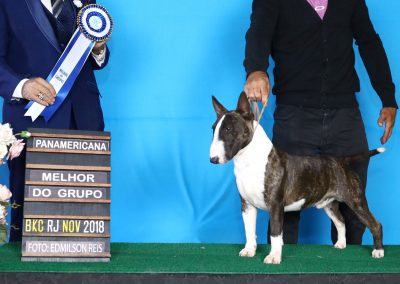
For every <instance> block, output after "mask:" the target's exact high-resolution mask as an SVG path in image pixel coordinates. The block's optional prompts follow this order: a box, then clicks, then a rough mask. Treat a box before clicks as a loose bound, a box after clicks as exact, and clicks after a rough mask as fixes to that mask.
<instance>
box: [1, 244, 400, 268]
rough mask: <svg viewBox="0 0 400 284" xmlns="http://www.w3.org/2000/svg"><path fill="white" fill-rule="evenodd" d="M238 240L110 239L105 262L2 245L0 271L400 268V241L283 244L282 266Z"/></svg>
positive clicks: (264, 250)
mask: <svg viewBox="0 0 400 284" xmlns="http://www.w3.org/2000/svg"><path fill="white" fill-rule="evenodd" d="M241 248H242V245H229V244H125V243H113V244H111V255H112V260H111V262H109V263H83V264H82V263H31V262H21V261H20V251H21V247H20V245H19V244H18V245H17V244H7V245H4V246H2V247H0V273H1V272H69V273H88V272H92V273H222V274H242V273H274V274H279V273H293V274H298V273H400V246H386V247H385V257H384V258H383V259H373V258H372V257H371V250H372V248H371V247H370V246H348V247H347V248H346V249H345V250H337V249H334V248H333V247H331V246H317V245H297V246H296V245H286V246H284V248H283V262H282V264H280V265H266V264H263V259H264V257H265V256H266V254H267V250H269V247H267V246H266V245H260V246H259V248H258V250H257V255H256V256H255V257H254V258H241V257H239V256H238V253H239V251H240V249H241Z"/></svg>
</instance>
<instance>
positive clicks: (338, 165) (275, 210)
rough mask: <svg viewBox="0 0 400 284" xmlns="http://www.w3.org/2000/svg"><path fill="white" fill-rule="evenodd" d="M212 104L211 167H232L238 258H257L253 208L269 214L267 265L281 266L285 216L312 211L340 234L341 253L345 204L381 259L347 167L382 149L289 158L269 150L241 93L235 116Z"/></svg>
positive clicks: (373, 226) (378, 230)
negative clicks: (242, 234)
mask: <svg viewBox="0 0 400 284" xmlns="http://www.w3.org/2000/svg"><path fill="white" fill-rule="evenodd" d="M212 102H213V106H214V109H215V112H216V114H217V120H216V122H215V123H214V125H213V130H214V135H213V141H212V144H211V149H210V161H211V162H212V163H215V164H224V163H227V162H228V161H230V160H232V159H233V161H234V172H235V176H236V183H237V187H238V189H239V193H240V196H241V199H242V216H243V221H244V226H245V231H246V245H245V247H244V248H243V249H242V250H241V251H240V253H239V254H240V256H245V257H253V256H254V255H255V252H256V247H257V243H256V217H257V209H256V208H260V209H263V210H268V211H269V212H270V226H271V227H270V232H271V251H270V254H269V255H268V256H267V257H266V258H265V259H264V262H265V263H274V264H279V263H280V262H281V256H282V246H283V241H282V227H283V216H284V212H286V211H297V210H301V209H302V208H307V207H312V206H315V207H317V208H323V209H324V210H325V212H326V214H327V215H328V216H329V217H330V218H331V220H332V221H333V223H334V224H335V226H336V229H337V231H338V241H337V243H336V244H335V247H336V248H338V249H344V248H345V247H346V232H345V225H344V220H343V217H342V215H341V214H340V211H339V209H338V205H339V202H344V203H346V204H347V205H348V206H349V207H350V208H351V209H352V210H353V211H354V212H355V214H356V215H357V216H358V218H359V219H360V220H361V222H362V223H363V224H365V225H366V226H367V227H368V228H369V229H370V231H371V232H372V235H373V237H374V250H373V252H372V257H374V258H382V257H383V256H384V250H383V244H382V225H381V224H380V223H379V222H378V221H377V220H376V219H375V217H374V216H373V215H372V213H371V212H370V211H369V209H368V204H367V200H366V198H365V195H364V193H363V191H362V190H361V184H360V180H359V178H358V176H357V175H356V174H355V173H354V172H352V171H351V170H350V167H349V163H350V162H351V161H353V160H359V159H367V158H369V157H371V156H373V155H376V154H378V153H381V152H383V151H384V149H383V148H379V149H376V150H372V151H369V152H367V153H361V154H360V155H355V156H351V157H331V156H317V157H311V156H293V155H289V154H287V153H285V152H283V151H280V150H279V149H276V148H275V147H274V146H273V145H272V143H271V141H270V140H269V138H268V136H267V135H266V133H265V132H264V130H263V128H262V127H261V125H258V126H257V127H256V125H257V123H256V122H255V121H254V115H253V113H252V110H251V106H250V103H249V101H248V99H247V97H246V94H245V93H242V94H241V95H240V97H239V100H238V105H237V108H236V110H235V111H228V110H227V109H226V108H225V107H224V106H223V105H222V104H220V103H219V102H218V101H217V99H216V98H214V97H213V98H212ZM255 129H256V130H255Z"/></svg>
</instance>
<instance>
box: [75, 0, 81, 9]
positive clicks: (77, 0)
mask: <svg viewBox="0 0 400 284" xmlns="http://www.w3.org/2000/svg"><path fill="white" fill-rule="evenodd" d="M74 5H75V6H76V7H78V8H82V6H83V4H82V2H81V1H80V0H74Z"/></svg>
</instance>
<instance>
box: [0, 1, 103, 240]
mask: <svg viewBox="0 0 400 284" xmlns="http://www.w3.org/2000/svg"><path fill="white" fill-rule="evenodd" d="M94 2H95V1H85V0H82V1H79V0H74V1H73V0H41V1H39V0H13V1H8V0H0V95H1V96H2V97H3V99H4V101H3V122H4V123H10V124H11V126H12V128H13V130H14V132H15V133H16V132H20V131H23V130H26V129H27V128H29V127H33V128H56V129H79V130H95V131H103V130H104V120H103V112H102V109H101V105H100V93H99V90H98V87H97V83H96V79H95V76H94V72H93V71H94V70H99V69H102V68H104V67H105V66H106V65H107V62H108V59H109V50H108V48H107V46H106V44H105V42H103V43H97V44H96V45H95V47H94V49H93V51H92V55H91V56H90V57H89V58H88V60H87V61H86V63H85V65H84V66H83V68H82V70H81V72H80V74H79V76H78V77H77V79H76V81H75V83H74V85H73V87H72V89H71V91H70V92H69V95H68V96H67V98H66V99H65V101H64V102H63V104H62V105H61V106H60V108H59V109H58V110H57V112H56V113H55V114H54V116H53V117H52V118H51V119H50V120H49V121H48V122H47V123H46V122H45V121H44V119H43V118H42V117H39V118H38V119H37V120H35V121H34V122H32V120H31V118H30V117H25V116H24V114H25V112H26V110H25V106H26V105H27V104H28V103H29V101H35V102H37V103H40V104H42V105H45V106H48V105H50V104H52V103H53V102H54V100H55V96H56V94H55V90H54V88H53V86H51V85H50V84H49V83H48V82H47V81H46V80H44V79H43V78H46V77H47V76H48V74H49V73H50V71H51V70H52V69H53V67H54V65H55V64H56V62H57V60H58V59H59V58H60V56H61V54H62V52H63V51H64V49H65V47H66V46H67V44H68V42H69V40H70V38H71V37H72V35H73V33H74V32H75V30H76V28H77V24H76V17H77V13H78V12H79V9H80V8H81V7H82V6H84V5H86V4H91V3H94ZM9 169H10V188H11V190H12V194H13V197H12V200H11V202H15V203H16V204H18V205H21V206H20V207H18V208H17V209H15V210H12V211H13V212H12V216H11V224H12V229H11V232H10V241H20V240H21V236H22V211H23V210H22V204H23V193H24V179H25V153H23V154H22V155H21V157H19V158H18V159H14V160H12V161H10V162H9Z"/></svg>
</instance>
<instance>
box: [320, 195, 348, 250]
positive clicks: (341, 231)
mask: <svg viewBox="0 0 400 284" xmlns="http://www.w3.org/2000/svg"><path fill="white" fill-rule="evenodd" d="M324 210H325V213H326V214H327V215H328V216H329V218H330V219H331V220H332V222H333V224H335V227H336V230H337V232H338V240H337V242H336V244H335V248H338V249H344V248H346V226H345V224H344V219H343V216H342V214H341V213H340V211H339V203H338V202H337V201H333V202H331V203H330V204H328V205H326V206H325V207H324Z"/></svg>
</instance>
